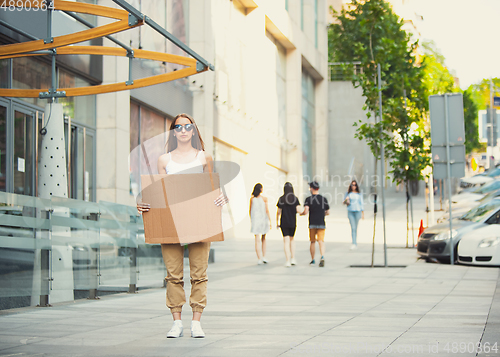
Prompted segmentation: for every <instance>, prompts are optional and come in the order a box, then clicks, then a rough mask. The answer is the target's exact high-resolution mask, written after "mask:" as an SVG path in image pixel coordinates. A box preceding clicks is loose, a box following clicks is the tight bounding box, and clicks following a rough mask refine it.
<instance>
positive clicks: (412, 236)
mask: <svg viewBox="0 0 500 357" xmlns="http://www.w3.org/2000/svg"><path fill="white" fill-rule="evenodd" d="M403 95H404V97H405V115H406V116H407V117H408V115H407V112H406V107H407V105H406V89H403ZM407 143H408V125H407V128H406V144H407ZM406 149H408V148H407V147H406ZM409 191H410V212H411V242H412V247H415V228H414V227H413V198H412V197H411V196H412V194H411V186H410V190H409Z"/></svg>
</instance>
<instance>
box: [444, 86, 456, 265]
mask: <svg viewBox="0 0 500 357" xmlns="http://www.w3.org/2000/svg"><path fill="white" fill-rule="evenodd" d="M449 120H450V117H449V115H448V94H445V95H444V125H445V132H446V171H447V176H448V205H449V210H448V212H449V214H450V264H451V265H453V261H454V260H455V259H454V257H453V253H454V249H455V248H454V244H453V234H452V232H453V222H452V220H451V163H450V161H451V155H450V131H449V127H450V122H449Z"/></svg>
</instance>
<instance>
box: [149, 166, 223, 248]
mask: <svg viewBox="0 0 500 357" xmlns="http://www.w3.org/2000/svg"><path fill="white" fill-rule="evenodd" d="M141 183H142V201H143V202H145V203H149V204H150V205H151V207H150V210H149V212H145V213H143V219H144V234H145V236H146V243H150V244H158V243H161V244H175V243H195V242H216V241H223V240H224V234H223V231H222V208H221V207H218V206H216V205H215V203H214V201H215V199H216V198H217V197H218V196H219V195H220V189H219V187H220V182H219V175H218V174H217V173H202V174H180V175H166V174H162V175H141Z"/></svg>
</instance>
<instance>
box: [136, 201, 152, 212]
mask: <svg viewBox="0 0 500 357" xmlns="http://www.w3.org/2000/svg"><path fill="white" fill-rule="evenodd" d="M150 208H151V206H150V204H149V203H144V202H139V203H137V212H139V214H142V213H143V212H148V211H149V209H150Z"/></svg>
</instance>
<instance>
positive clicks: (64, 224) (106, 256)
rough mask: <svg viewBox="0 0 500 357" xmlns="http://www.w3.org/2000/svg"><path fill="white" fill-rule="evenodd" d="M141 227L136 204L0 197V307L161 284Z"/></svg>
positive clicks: (155, 250) (157, 253)
mask: <svg viewBox="0 0 500 357" xmlns="http://www.w3.org/2000/svg"><path fill="white" fill-rule="evenodd" d="M142 228H143V223H142V219H141V217H137V216H136V209H135V207H130V206H125V205H120V204H115V203H110V202H102V201H101V202H100V203H99V204H96V203H93V202H85V201H81V200H74V199H67V198H62V197H52V198H51V199H50V200H44V199H40V198H37V197H29V196H25V195H16V194H12V193H6V192H0V284H1V286H2V289H0V310H5V309H10V308H19V307H24V306H30V305H31V306H35V305H37V304H40V303H41V302H42V301H44V299H43V297H44V296H45V297H46V300H45V301H46V302H51V303H54V302H62V301H71V300H73V299H81V298H87V297H89V296H91V295H92V294H94V296H96V295H100V293H99V291H105V292H108V291H110V290H112V291H129V290H130V289H131V287H133V288H135V287H136V286H137V287H139V286H140V287H141V288H146V287H156V288H159V287H161V285H162V283H163V279H164V277H165V274H166V272H165V265H164V264H163V259H162V257H161V249H160V246H159V245H149V244H145V243H144V231H143V229H142ZM35 237H36V239H35Z"/></svg>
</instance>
